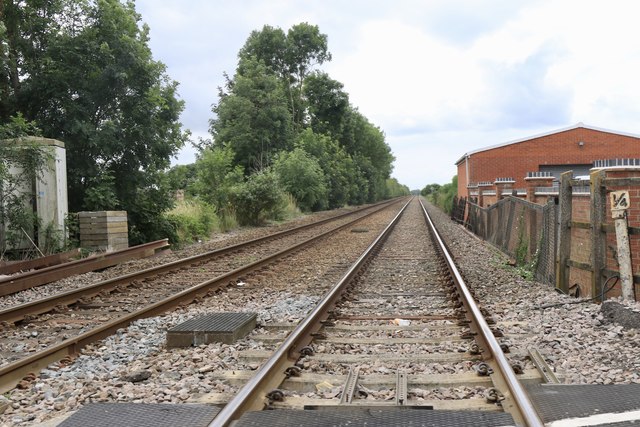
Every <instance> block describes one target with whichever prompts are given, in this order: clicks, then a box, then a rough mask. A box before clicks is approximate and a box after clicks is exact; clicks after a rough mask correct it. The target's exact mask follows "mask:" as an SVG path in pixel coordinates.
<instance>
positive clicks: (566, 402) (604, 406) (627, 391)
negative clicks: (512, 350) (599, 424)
mask: <svg viewBox="0 0 640 427" xmlns="http://www.w3.org/2000/svg"><path fill="white" fill-rule="evenodd" d="M527 390H528V392H529V396H531V399H532V400H533V402H534V405H535V406H536V409H537V410H538V413H539V414H540V416H541V417H542V419H543V421H544V422H545V423H548V422H551V421H555V420H562V419H567V418H578V417H587V416H590V415H599V414H608V413H623V412H627V411H632V410H638V409H640V384H608V385H604V384H593V385H592V384H589V385H550V384H549V385H532V386H529V387H527ZM583 425H586V424H583ZM607 425H608V424H607ZM615 425H619V426H622V425H625V426H626V425H634V426H637V425H638V421H637V420H636V423H635V424H634V423H633V421H630V422H628V423H626V424H624V423H616V424H615Z"/></svg>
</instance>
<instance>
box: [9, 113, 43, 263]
mask: <svg viewBox="0 0 640 427" xmlns="http://www.w3.org/2000/svg"><path fill="white" fill-rule="evenodd" d="M30 132H34V133H37V132H38V129H37V128H36V126H35V124H34V123H32V122H27V121H26V120H24V118H23V117H22V116H21V115H19V114H18V115H16V116H14V117H11V118H10V120H9V122H8V123H6V124H4V125H0V137H2V138H0V250H2V252H4V251H5V250H6V249H8V248H16V247H19V246H20V243H21V242H22V241H23V240H24V239H26V238H27V237H26V235H25V233H33V232H34V231H35V230H37V229H38V227H40V226H42V224H40V220H39V218H38V216H37V214H36V213H35V212H34V211H33V203H34V200H33V190H32V185H34V184H35V183H36V180H39V179H41V177H42V173H43V172H44V169H45V168H46V165H47V164H48V162H50V161H51V159H52V157H51V153H50V152H49V151H48V150H47V148H46V147H43V146H42V145H38V144H37V143H35V142H34V141H32V140H29V139H25V138H24V137H25V136H27V135H28V133H30ZM5 138H11V139H5ZM42 243H44V242H42Z"/></svg>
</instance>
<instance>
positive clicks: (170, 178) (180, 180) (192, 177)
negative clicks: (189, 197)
mask: <svg viewBox="0 0 640 427" xmlns="http://www.w3.org/2000/svg"><path fill="white" fill-rule="evenodd" d="M166 177H167V185H168V186H169V189H170V190H171V192H173V193H175V192H176V191H178V190H185V191H186V192H187V193H188V192H189V190H190V189H191V187H192V186H193V185H194V184H195V182H196V164H195V163H192V164H188V165H176V166H174V167H172V168H171V169H169V171H167V173H166Z"/></svg>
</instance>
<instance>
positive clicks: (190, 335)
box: [167, 313, 256, 347]
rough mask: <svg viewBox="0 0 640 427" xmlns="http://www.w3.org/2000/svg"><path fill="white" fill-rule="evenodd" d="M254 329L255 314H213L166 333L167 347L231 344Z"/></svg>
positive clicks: (184, 323)
mask: <svg viewBox="0 0 640 427" xmlns="http://www.w3.org/2000/svg"><path fill="white" fill-rule="evenodd" d="M255 327H256V314H255V313H213V314H208V315H205V316H200V317H196V318H193V319H190V320H187V321H186V322H183V323H181V324H179V325H176V326H174V327H173V328H171V329H169V330H168V331H167V347H189V346H192V345H194V346H197V345H200V344H209V343H212V342H223V343H225V344H231V343H233V342H234V341H236V340H237V339H240V338H242V337H244V336H245V335H247V334H248V333H249V332H251V330H252V329H253V328H255Z"/></svg>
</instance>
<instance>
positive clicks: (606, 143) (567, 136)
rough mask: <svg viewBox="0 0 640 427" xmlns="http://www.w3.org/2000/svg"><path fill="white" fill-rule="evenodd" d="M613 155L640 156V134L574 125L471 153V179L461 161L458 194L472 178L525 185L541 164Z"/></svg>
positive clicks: (586, 161) (587, 161)
mask: <svg viewBox="0 0 640 427" xmlns="http://www.w3.org/2000/svg"><path fill="white" fill-rule="evenodd" d="M580 141H582V142H584V145H583V146H582V147H580V146H579V145H578V142H580ZM612 158H640V138H634V137H630V136H624V135H618V134H615V133H608V132H602V131H598V130H593V129H587V128H575V129H570V130H567V131H563V132H558V133H554V134H551V135H547V136H543V137H539V138H533V139H529V140H527V141H523V142H518V143H514V144H510V145H505V146H502V147H497V148H494V149H491V150H486V151H481V152H479V153H474V154H471V155H470V157H469V158H468V159H467V161H468V162H469V177H468V179H461V178H462V177H463V176H465V177H466V166H465V162H464V161H462V162H461V163H460V164H459V165H458V191H459V193H458V194H460V195H462V196H467V193H466V186H467V184H468V183H469V182H471V183H474V182H480V181H491V182H494V181H495V179H496V178H506V177H512V178H514V179H515V181H516V183H515V185H514V188H525V187H526V185H525V181H524V178H525V176H526V174H527V172H535V171H538V170H539V165H562V164H567V165H573V164H592V163H593V161H594V160H602V159H612ZM463 170H464V172H463ZM463 173H464V175H463Z"/></svg>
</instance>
